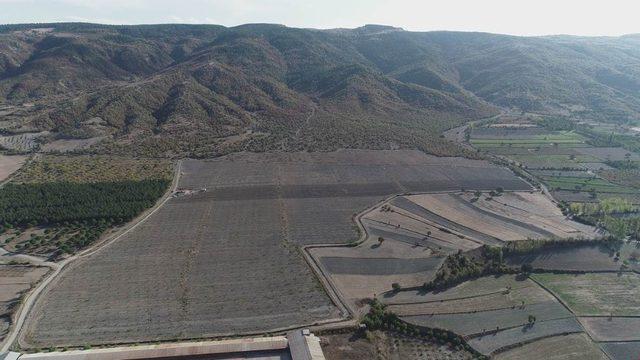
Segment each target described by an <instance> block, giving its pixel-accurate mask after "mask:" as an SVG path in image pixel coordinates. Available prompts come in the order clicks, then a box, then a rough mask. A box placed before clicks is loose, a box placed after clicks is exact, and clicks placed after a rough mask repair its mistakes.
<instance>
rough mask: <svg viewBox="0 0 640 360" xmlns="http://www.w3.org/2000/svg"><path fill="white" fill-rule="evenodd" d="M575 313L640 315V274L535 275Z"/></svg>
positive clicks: (586, 314)
mask: <svg viewBox="0 0 640 360" xmlns="http://www.w3.org/2000/svg"><path fill="white" fill-rule="evenodd" d="M533 277H534V279H535V280H536V281H538V282H540V283H541V284H542V285H543V286H545V287H546V288H547V289H549V290H551V291H553V293H554V294H555V295H557V296H558V297H559V298H560V299H561V300H562V301H563V302H564V303H565V304H567V306H569V308H571V310H572V311H573V312H574V313H575V314H576V315H578V316H593V315H604V316H607V315H611V314H613V315H614V316H636V315H640V296H639V295H640V293H639V292H640V276H638V275H637V274H635V273H620V274H619V273H592V274H535V275H534V276H533Z"/></svg>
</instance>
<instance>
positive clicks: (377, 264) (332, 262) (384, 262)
mask: <svg viewBox="0 0 640 360" xmlns="http://www.w3.org/2000/svg"><path fill="white" fill-rule="evenodd" d="M321 261H322V264H323V265H324V267H325V268H326V269H327V270H329V272H330V273H332V274H352V275H394V274H414V273H419V272H425V271H432V270H434V269H436V268H437V267H438V266H439V265H440V264H441V263H442V259H440V258H434V257H429V258H415V259H394V258H353V257H324V258H322V259H321Z"/></svg>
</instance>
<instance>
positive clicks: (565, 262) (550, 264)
mask: <svg viewBox="0 0 640 360" xmlns="http://www.w3.org/2000/svg"><path fill="white" fill-rule="evenodd" d="M613 255H614V254H613V253H611V252H610V251H609V249H606V248H604V247H599V246H581V247H571V248H556V249H548V250H542V251H537V252H534V253H531V254H525V255H507V256H505V258H504V260H505V262H506V263H507V264H508V265H511V266H516V267H518V266H521V265H522V264H531V265H532V266H533V267H534V268H535V269H545V270H563V271H616V270H618V269H620V261H616V260H615V259H614V256H613Z"/></svg>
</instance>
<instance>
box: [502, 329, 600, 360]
mask: <svg viewBox="0 0 640 360" xmlns="http://www.w3.org/2000/svg"><path fill="white" fill-rule="evenodd" d="M494 358H495V359H496V360H536V359H545V360H565V359H580V360H605V359H607V357H606V356H605V355H604V354H603V353H602V351H601V350H600V349H598V347H597V346H596V345H594V344H593V342H591V340H589V337H588V336H587V335H586V334H569V335H559V336H553V337H550V338H545V339H541V340H537V341H534V342H531V343H528V344H524V345H522V346H518V347H516V348H513V349H510V350H507V351H505V352H501V353H499V354H497V355H496V356H495V357H494Z"/></svg>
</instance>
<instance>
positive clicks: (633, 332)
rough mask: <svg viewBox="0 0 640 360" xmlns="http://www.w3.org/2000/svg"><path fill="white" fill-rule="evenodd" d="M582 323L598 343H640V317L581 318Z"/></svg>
mask: <svg viewBox="0 0 640 360" xmlns="http://www.w3.org/2000/svg"><path fill="white" fill-rule="evenodd" d="M579 320H580V323H582V326H584V328H585V330H586V331H587V332H588V333H589V335H590V336H591V338H593V339H594V340H596V341H640V317H609V316H598V317H581V318H579Z"/></svg>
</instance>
